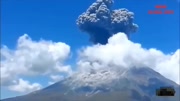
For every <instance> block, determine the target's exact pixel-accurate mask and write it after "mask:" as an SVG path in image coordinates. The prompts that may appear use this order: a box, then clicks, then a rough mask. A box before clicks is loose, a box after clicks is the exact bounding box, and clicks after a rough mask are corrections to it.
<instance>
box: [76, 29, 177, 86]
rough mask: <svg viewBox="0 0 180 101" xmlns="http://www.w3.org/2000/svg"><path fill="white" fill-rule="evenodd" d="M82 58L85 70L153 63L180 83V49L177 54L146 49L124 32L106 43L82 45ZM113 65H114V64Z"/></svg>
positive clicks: (81, 65)
mask: <svg viewBox="0 0 180 101" xmlns="http://www.w3.org/2000/svg"><path fill="white" fill-rule="evenodd" d="M79 53H80V60H79V62H78V65H79V69H80V70H81V71H88V70H91V69H92V68H93V69H95V70H96V69H101V68H106V67H119V68H130V67H150V68H152V69H154V70H156V71H157V72H159V73H161V74H162V75H163V76H165V77H166V78H168V79H170V80H173V81H175V82H176V83H178V84H179V73H180V72H179V69H180V68H179V65H180V61H179V54H180V51H179V49H178V50H177V51H176V52H175V53H173V54H164V53H163V52H161V51H160V50H157V49H154V48H151V49H145V48H143V47H141V44H139V43H133V42H131V41H129V40H128V39H127V37H126V35H125V34H124V33H118V34H115V35H114V36H113V37H111V38H109V40H108V43H107V44H106V45H100V44H97V45H93V46H89V47H86V48H84V49H82V50H81V51H80V52H79ZM110 65H113V66H110Z"/></svg>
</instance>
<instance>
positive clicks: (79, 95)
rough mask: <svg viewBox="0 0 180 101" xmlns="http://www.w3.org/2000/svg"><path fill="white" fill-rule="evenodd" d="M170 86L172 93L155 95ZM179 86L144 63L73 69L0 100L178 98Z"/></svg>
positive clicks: (175, 100) (169, 100) (163, 100)
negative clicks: (69, 73)
mask: <svg viewBox="0 0 180 101" xmlns="http://www.w3.org/2000/svg"><path fill="white" fill-rule="evenodd" d="M166 86H170V87H173V88H174V89H175V92H176V93H175V95H174V96H157V95H156V89H158V88H160V87H166ZM179 91H180V86H179V85H178V84H176V83H175V82H173V81H171V80H169V79H167V78H165V77H164V76H162V75H161V74H159V73H158V72H155V71H154V70H152V69H150V68H146V67H142V68H137V67H133V68H129V69H126V68H124V69H120V70H108V69H101V70H99V71H95V70H91V71H90V72H82V73H79V72H78V73H75V74H73V75H72V76H70V77H68V78H66V79H64V80H62V81H59V82H57V83H55V84H52V85H50V86H48V87H46V88H44V89H41V90H38V91H35V92H32V93H29V94H27V95H24V96H17V97H13V98H8V99H3V100H1V101H180V99H179V94H180V92H179Z"/></svg>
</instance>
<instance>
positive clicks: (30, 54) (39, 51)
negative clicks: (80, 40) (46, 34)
mask: <svg viewBox="0 0 180 101" xmlns="http://www.w3.org/2000/svg"><path fill="white" fill-rule="evenodd" d="M69 55H70V46H68V45H67V44H65V43H62V42H52V41H45V40H40V41H33V40H32V39H31V38H30V37H29V36H28V35H27V34H25V35H23V36H21V37H20V38H19V39H18V41H17V47H16V49H15V50H10V49H8V47H7V46H3V47H2V48H1V75H2V76H1V86H3V85H5V86H8V84H12V81H13V80H14V79H18V77H19V76H38V75H51V74H53V73H60V72H63V73H66V74H71V73H72V70H71V66H69V65H65V64H64V61H66V60H67V59H68V58H69Z"/></svg>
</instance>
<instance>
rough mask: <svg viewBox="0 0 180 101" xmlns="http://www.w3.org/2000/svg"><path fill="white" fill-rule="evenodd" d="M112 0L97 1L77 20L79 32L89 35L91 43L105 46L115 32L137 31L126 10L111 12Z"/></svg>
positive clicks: (129, 13) (130, 14) (131, 13)
mask: <svg viewBox="0 0 180 101" xmlns="http://www.w3.org/2000/svg"><path fill="white" fill-rule="evenodd" d="M113 2H114V1H113V0H97V1H96V2H95V3H93V4H92V5H91V6H90V7H89V8H88V9H87V11H86V12H84V13H82V14H81V15H80V16H79V17H78V19H77V22H76V23H77V25H78V27H79V28H80V30H81V31H83V32H86V33H88V34H89V35H90V40H91V41H92V42H93V43H101V44H106V43H107V40H108V38H109V37H110V36H112V35H113V34H116V33H117V32H124V33H126V35H127V36H128V37H129V34H131V33H134V32H136V31H137V29H138V25H136V24H134V23H133V19H134V14H133V12H130V11H128V10H127V9H125V8H123V9H117V10H112V9H111V8H112V5H113Z"/></svg>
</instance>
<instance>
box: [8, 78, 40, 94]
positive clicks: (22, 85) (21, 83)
mask: <svg viewBox="0 0 180 101" xmlns="http://www.w3.org/2000/svg"><path fill="white" fill-rule="evenodd" d="M14 83H15V84H14V85H11V86H9V89H10V90H11V91H15V92H19V93H30V92H33V91H36V90H39V89H41V88H42V86H41V85H40V84H38V83H33V84H30V83H29V81H25V80H23V79H19V80H18V81H15V82H14Z"/></svg>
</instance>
